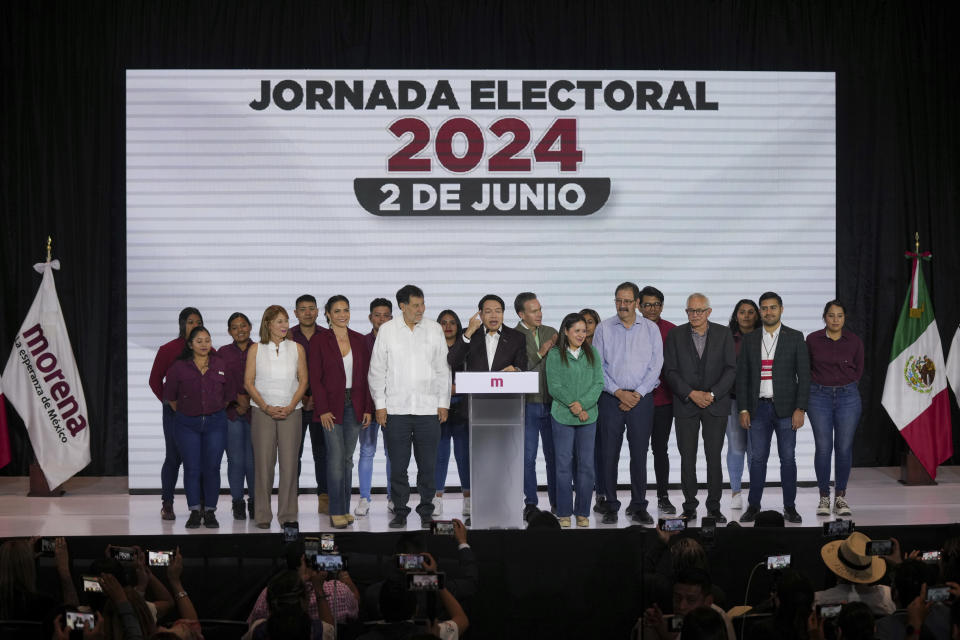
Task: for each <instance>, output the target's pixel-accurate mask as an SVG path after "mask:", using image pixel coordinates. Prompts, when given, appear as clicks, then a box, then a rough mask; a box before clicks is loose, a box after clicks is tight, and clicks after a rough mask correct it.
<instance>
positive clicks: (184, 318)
mask: <svg viewBox="0 0 960 640" xmlns="http://www.w3.org/2000/svg"><path fill="white" fill-rule="evenodd" d="M177 324H178V326H179V329H180V332H179V333H178V334H177V337H176V338H174V339H173V340H171V341H170V342H168V343H166V344H165V345H163V346H162V347H160V349H159V350H158V351H157V355H156V357H155V358H154V359H153V367H152V368H151V369H150V389H151V390H152V391H153V395H155V396H157V400H159V401H160V402H163V442H164V446H165V447H166V452H165V454H164V457H163V466H162V467H161V468H160V487H161V489H160V500H161V501H162V504H163V506H162V507H161V509H160V517H161V518H163V519H164V520H175V519H176V517H177V516H176V514H175V513H174V512H173V491H174V489H176V487H177V477H178V476H179V475H180V465H181V464H183V461H182V460H181V459H180V453H179V452H178V451H177V443H176V440H175V439H174V437H173V432H174V420H173V409H171V408H170V406H169V405H168V404H167V403H166V402H165V401H164V399H163V379H164V378H165V377H166V375H167V370H168V369H169V368H170V366H171V365H172V364H173V363H174V362H176V360H177V358H179V357H180V354H181V353H183V348H184V346H186V343H187V336H188V335H190V332H191V331H193V330H194V328H196V327H202V326H203V316H202V315H200V311H199V309H197V308H195V307H184V308H183V309H181V310H180V316H179V318H178V319H177Z"/></svg>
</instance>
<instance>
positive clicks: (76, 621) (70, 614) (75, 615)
mask: <svg viewBox="0 0 960 640" xmlns="http://www.w3.org/2000/svg"><path fill="white" fill-rule="evenodd" d="M66 622H67V629H69V630H70V631H75V630H79V631H86V630H93V627H94V625H95V624H96V618H94V617H93V614H92V613H80V612H79V611H67V619H66Z"/></svg>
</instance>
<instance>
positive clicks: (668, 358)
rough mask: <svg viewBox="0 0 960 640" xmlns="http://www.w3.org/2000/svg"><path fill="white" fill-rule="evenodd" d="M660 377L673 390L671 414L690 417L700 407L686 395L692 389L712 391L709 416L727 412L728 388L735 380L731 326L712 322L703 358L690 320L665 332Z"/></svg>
mask: <svg viewBox="0 0 960 640" xmlns="http://www.w3.org/2000/svg"><path fill="white" fill-rule="evenodd" d="M663 377H664V378H665V379H666V381H667V385H668V386H669V387H670V388H671V389H672V390H673V414H674V415H675V416H677V417H681V418H684V417H692V416H694V415H696V414H697V412H699V411H700V407H698V406H697V405H696V403H695V402H693V401H692V400H690V398H688V397H687V396H689V395H690V392H691V391H712V392H713V395H714V396H715V399H714V401H713V404H711V405H710V406H709V407H707V411H709V412H710V415H714V416H718V417H719V416H725V415H729V413H730V391H731V390H732V389H733V385H734V383H735V382H736V381H737V355H736V350H735V349H734V348H733V336H732V335H731V334H730V329H729V328H728V327H725V326H723V325H722V324H717V323H715V322H711V323H709V325H708V329H707V344H706V346H704V348H703V357H700V356H699V355H697V347H696V346H695V345H694V344H693V337H692V336H691V335H690V323H689V322H687V323H684V324H681V325H679V326H677V327H674V328H673V329H670V333H668V334H667V339H666V341H665V342H664V343H663Z"/></svg>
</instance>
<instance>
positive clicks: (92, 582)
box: [83, 576, 103, 593]
mask: <svg viewBox="0 0 960 640" xmlns="http://www.w3.org/2000/svg"><path fill="white" fill-rule="evenodd" d="M83 590H84V591H86V592H88V593H103V587H101V586H100V578H98V577H97V576H83Z"/></svg>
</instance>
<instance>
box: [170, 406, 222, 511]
mask: <svg viewBox="0 0 960 640" xmlns="http://www.w3.org/2000/svg"><path fill="white" fill-rule="evenodd" d="M175 433H176V439H177V449H178V450H179V451H180V456H181V457H182V458H183V488H184V490H185V491H186V494H187V506H188V507H189V508H190V510H191V511H193V510H196V509H199V508H200V505H201V504H203V506H204V508H205V509H206V510H207V511H214V510H216V508H217V497H218V496H219V494H220V462H221V461H222V460H223V452H224V449H225V448H226V446H227V414H226V413H225V412H223V411H222V410H221V411H218V412H216V413H213V414H210V415H208V416H185V415H183V414H182V413H177V415H176V432H175Z"/></svg>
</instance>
